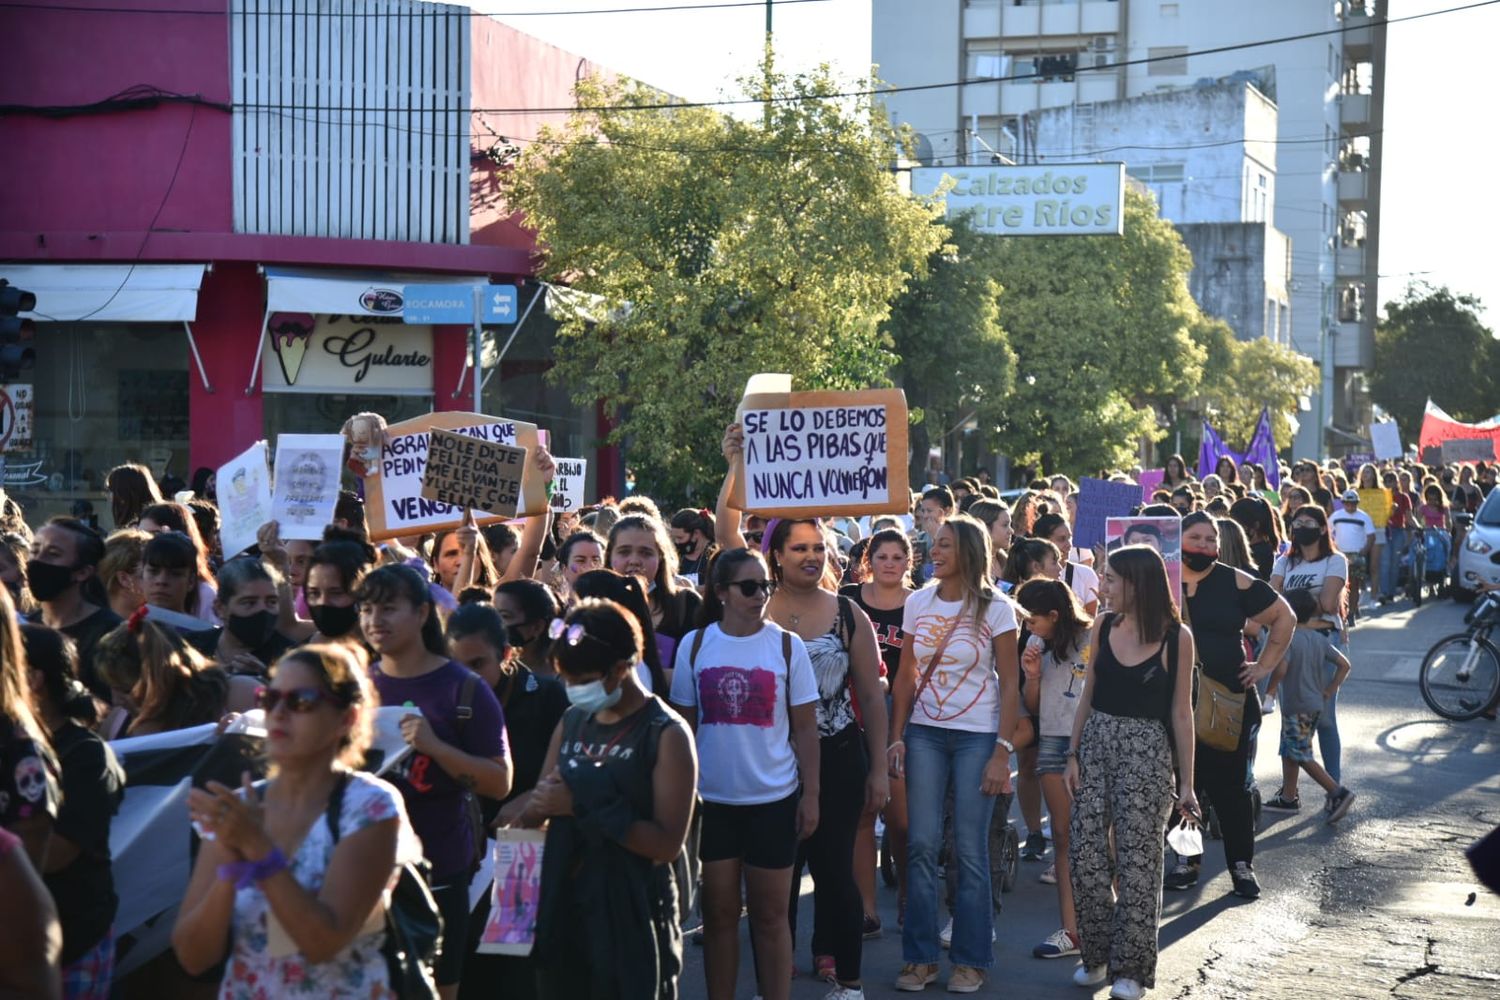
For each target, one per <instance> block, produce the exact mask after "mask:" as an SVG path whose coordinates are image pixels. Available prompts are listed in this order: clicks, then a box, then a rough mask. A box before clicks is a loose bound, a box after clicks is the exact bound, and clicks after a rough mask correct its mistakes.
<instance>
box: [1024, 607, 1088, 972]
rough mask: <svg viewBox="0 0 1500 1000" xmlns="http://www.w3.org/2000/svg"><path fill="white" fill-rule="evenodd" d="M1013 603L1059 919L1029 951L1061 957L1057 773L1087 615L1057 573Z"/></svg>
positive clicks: (1067, 885) (1063, 764) (1064, 949)
mask: <svg viewBox="0 0 1500 1000" xmlns="http://www.w3.org/2000/svg"><path fill="white" fill-rule="evenodd" d="M1016 603H1017V604H1019V605H1020V606H1021V607H1023V608H1025V609H1026V611H1027V612H1028V613H1029V614H1030V616H1031V617H1030V620H1029V621H1027V623H1026V628H1027V631H1028V632H1030V633H1031V635H1030V637H1029V638H1027V640H1026V648H1025V650H1024V651H1023V652H1022V653H1021V671H1022V673H1023V675H1024V676H1025V678H1026V681H1025V686H1024V688H1023V694H1024V697H1025V699H1026V710H1027V711H1028V712H1029V713H1030V714H1031V716H1032V718H1034V719H1035V720H1036V726H1037V739H1036V747H1037V751H1036V765H1035V767H1036V773H1037V777H1038V778H1039V779H1040V783H1041V791H1042V795H1043V796H1044V797H1045V798H1046V800H1047V811H1048V812H1049V813H1051V815H1052V836H1053V838H1054V839H1053V858H1054V861H1053V866H1052V869H1051V872H1052V879H1053V882H1054V883H1055V884H1056V885H1057V905H1058V910H1059V911H1060V913H1061V916H1062V927H1061V928H1060V929H1058V930H1057V931H1054V932H1053V933H1052V934H1051V935H1049V936H1048V937H1047V939H1046V940H1045V941H1043V942H1042V943H1041V944H1038V945H1037V946H1036V947H1035V948H1033V949H1032V950H1031V953H1032V954H1033V955H1035V956H1036V957H1037V958H1064V957H1066V956H1068V955H1076V954H1078V917H1077V913H1076V912H1075V910H1074V908H1073V883H1072V880H1071V878H1070V875H1069V871H1068V824H1069V822H1070V821H1071V816H1072V801H1071V800H1070V799H1069V797H1068V789H1067V786H1066V785H1065V784H1064V783H1063V775H1064V773H1065V772H1066V771H1067V765H1068V756H1067V750H1068V745H1069V743H1070V741H1071V739H1072V735H1073V717H1074V715H1075V713H1076V712H1077V711H1078V700H1079V699H1078V696H1079V695H1080V694H1081V693H1082V690H1083V678H1084V665H1085V662H1086V661H1085V658H1084V654H1085V653H1086V652H1087V650H1088V639H1089V626H1090V625H1092V624H1093V618H1092V617H1091V616H1090V615H1089V613H1088V612H1087V611H1085V610H1084V608H1083V605H1082V604H1080V603H1078V597H1077V596H1076V595H1075V594H1074V593H1073V591H1072V590H1071V589H1069V587H1068V585H1067V584H1065V583H1063V582H1062V581H1060V580H1047V579H1043V578H1037V579H1032V580H1028V581H1026V582H1025V583H1023V584H1022V585H1021V587H1020V589H1019V590H1017V591H1016Z"/></svg>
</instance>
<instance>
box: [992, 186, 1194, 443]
mask: <svg viewBox="0 0 1500 1000" xmlns="http://www.w3.org/2000/svg"><path fill="white" fill-rule="evenodd" d="M995 261H996V266H997V271H996V274H997V277H998V280H999V282H1000V283H1001V284H1002V285H1003V286H1004V289H1005V290H1004V293H1003V294H1002V295H1001V297H1000V322H1001V323H1002V324H1003V326H1004V328H1005V331H1006V333H1007V334H1008V335H1009V338H1010V344H1011V347H1012V348H1013V349H1014V351H1015V353H1016V356H1017V357H1018V358H1019V359H1020V361H1019V364H1018V366H1017V370H1016V374H1017V378H1016V382H1015V391H1014V393H1013V395H1012V397H1011V398H1010V400H1009V401H1008V402H1007V403H1006V405H1005V407H1004V410H1005V412H1004V414H1003V416H1002V417H1001V418H1000V419H999V421H998V422H997V423H996V425H995V427H994V430H995V432H996V436H997V438H998V441H999V443H1000V445H1001V448H1002V450H1003V451H1005V452H1006V453H1008V454H1009V455H1010V456H1011V457H1012V458H1013V459H1015V460H1017V461H1019V462H1021V463H1023V464H1033V463H1037V462H1040V463H1041V464H1042V465H1043V467H1045V468H1047V469H1049V470H1050V469H1059V470H1068V471H1073V472H1088V471H1093V470H1097V469H1101V468H1105V467H1109V466H1121V465H1128V464H1131V463H1132V462H1133V458H1134V455H1135V452H1136V448H1137V446H1138V443H1139V441H1140V439H1141V438H1149V439H1151V440H1155V439H1157V438H1160V437H1161V435H1162V431H1161V430H1160V428H1159V427H1158V426H1157V416H1156V412H1157V411H1156V404H1164V403H1165V402H1167V401H1170V400H1173V399H1178V398H1183V397H1186V396H1189V395H1191V394H1192V393H1193V392H1194V391H1195V390H1196V389H1197V387H1198V383H1199V381H1200V379H1201V377H1202V368H1203V361H1204V357H1205V352H1204V349H1203V348H1202V347H1201V346H1199V344H1197V343H1196V342H1195V341H1194V339H1193V337H1192V335H1191V331H1192V328H1193V325H1194V324H1195V323H1196V322H1198V321H1199V319H1200V313H1199V310H1198V307H1197V305H1196V303H1194V302H1193V299H1192V297H1191V295H1190V294H1189V293H1188V286H1187V275H1188V272H1189V270H1190V269H1191V267H1192V259H1191V257H1190V255H1189V254H1188V251H1187V249H1186V247H1184V246H1183V244H1182V240H1181V238H1180V237H1179V236H1178V235H1177V232H1176V230H1174V229H1173V228H1172V226H1171V224H1170V223H1168V222H1166V221H1165V220H1163V219H1162V218H1161V217H1160V216H1159V215H1158V214H1157V211H1156V205H1155V203H1154V202H1153V201H1152V200H1151V199H1150V198H1149V197H1145V196H1142V195H1139V194H1136V193H1135V192H1132V191H1127V192H1126V198H1125V232H1124V235H1123V236H1068V237H1032V238H1014V239H1003V238H1002V239H997V240H996V248H995Z"/></svg>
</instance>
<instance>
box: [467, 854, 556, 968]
mask: <svg viewBox="0 0 1500 1000" xmlns="http://www.w3.org/2000/svg"><path fill="white" fill-rule="evenodd" d="M546 839H547V835H546V834H545V833H544V832H543V831H541V830H520V829H512V828H509V827H502V828H501V829H499V830H496V831H495V846H494V859H495V876H494V878H495V882H494V887H493V889H492V890H491V894H490V916H489V919H488V920H486V921H485V924H484V932H483V933H482V934H481V935H480V937H479V946H478V948H477V950H478V951H480V952H482V953H484V954H487V955H529V954H531V949H532V946H533V945H535V944H536V921H537V914H538V912H539V911H540V909H541V903H542V853H543V851H542V848H543V845H544V843H545V841H546Z"/></svg>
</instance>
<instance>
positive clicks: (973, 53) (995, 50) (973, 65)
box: [964, 38, 1010, 80]
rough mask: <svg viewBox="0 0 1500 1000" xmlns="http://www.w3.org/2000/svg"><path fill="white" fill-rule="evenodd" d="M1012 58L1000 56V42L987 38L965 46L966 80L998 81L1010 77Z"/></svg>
mask: <svg viewBox="0 0 1500 1000" xmlns="http://www.w3.org/2000/svg"><path fill="white" fill-rule="evenodd" d="M1009 64H1010V57H1009V56H1004V55H1001V54H1000V41H999V39H995V38H985V39H979V40H974V41H970V42H968V43H967V44H965V46H964V79H966V80H996V79H999V78H1000V77H1002V76H1008V75H1009V73H1008V67H1009Z"/></svg>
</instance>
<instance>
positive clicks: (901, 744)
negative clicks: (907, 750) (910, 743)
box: [885, 740, 906, 753]
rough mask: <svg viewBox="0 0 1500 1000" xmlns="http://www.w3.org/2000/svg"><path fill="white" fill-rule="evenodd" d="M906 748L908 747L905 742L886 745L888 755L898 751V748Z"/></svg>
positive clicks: (894, 741) (896, 741)
mask: <svg viewBox="0 0 1500 1000" xmlns="http://www.w3.org/2000/svg"><path fill="white" fill-rule="evenodd" d="M904 746H906V741H905V740H892V741H891V742H890V743H887V744H886V747H885V752H886V753H890V752H891V751H892V750H894V749H896V748H897V747H904Z"/></svg>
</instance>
